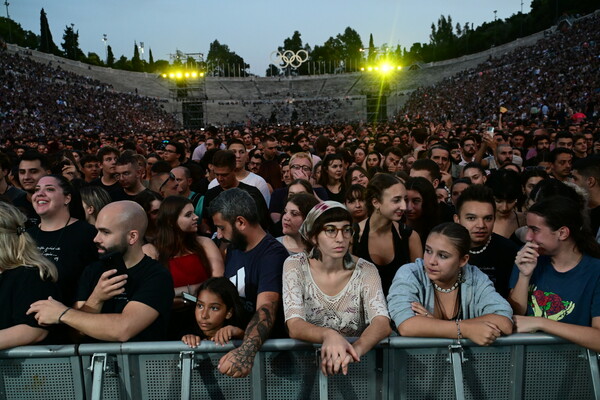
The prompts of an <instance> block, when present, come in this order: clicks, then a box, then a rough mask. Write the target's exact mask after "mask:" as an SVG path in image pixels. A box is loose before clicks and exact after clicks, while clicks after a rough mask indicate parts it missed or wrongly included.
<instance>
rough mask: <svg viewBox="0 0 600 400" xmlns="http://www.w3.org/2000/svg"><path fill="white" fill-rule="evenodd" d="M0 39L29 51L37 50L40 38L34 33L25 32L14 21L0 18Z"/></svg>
mask: <svg viewBox="0 0 600 400" xmlns="http://www.w3.org/2000/svg"><path fill="white" fill-rule="evenodd" d="M0 37H2V38H4V39H5V40H6V41H7V42H8V43H14V44H16V45H18V46H22V47H27V48H29V49H37V48H38V47H39V40H40V38H39V37H38V36H37V35H36V34H35V33H33V32H31V31H26V30H25V29H23V28H22V27H21V25H19V24H17V23H16V22H15V21H13V20H12V19H8V18H5V17H0Z"/></svg>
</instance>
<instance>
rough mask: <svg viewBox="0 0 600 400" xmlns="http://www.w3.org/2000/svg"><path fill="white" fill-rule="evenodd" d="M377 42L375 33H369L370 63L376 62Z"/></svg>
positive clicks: (368, 60)
mask: <svg viewBox="0 0 600 400" xmlns="http://www.w3.org/2000/svg"><path fill="white" fill-rule="evenodd" d="M375 56H376V54H375V42H373V34H372V33H371V34H370V35H369V55H368V59H367V62H368V63H369V64H372V63H374V62H375Z"/></svg>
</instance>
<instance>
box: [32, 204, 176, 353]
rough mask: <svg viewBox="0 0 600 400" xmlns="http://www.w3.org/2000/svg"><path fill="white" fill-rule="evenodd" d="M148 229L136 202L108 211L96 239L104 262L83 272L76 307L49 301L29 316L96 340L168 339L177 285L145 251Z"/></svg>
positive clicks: (101, 217)
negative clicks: (174, 284)
mask: <svg viewBox="0 0 600 400" xmlns="http://www.w3.org/2000/svg"><path fill="white" fill-rule="evenodd" d="M147 226H148V220H147V217H146V213H145V212H144V209H143V208H142V207H141V206H140V205H138V204H137V203H134V202H133V201H117V202H114V203H110V204H108V205H107V206H105V207H104V208H103V209H102V210H101V211H100V213H99V214H98V218H97V219H96V229H97V230H98V234H97V235H96V237H95V238H94V243H96V246H97V247H98V254H99V255H100V261H98V262H96V263H94V264H91V265H89V266H88V267H87V268H86V269H85V270H84V272H83V274H82V276H81V279H80V281H79V287H78V290H77V296H76V303H75V305H74V306H73V307H72V308H71V307H67V306H65V305H63V304H61V303H59V302H58V301H56V300H53V299H52V298H49V299H48V300H42V301H38V302H36V303H34V304H32V305H31V308H30V309H29V311H28V312H27V313H28V314H31V313H35V314H36V316H35V318H36V319H37V321H38V323H39V324H40V325H42V326H45V325H52V324H61V323H62V324H66V325H68V326H70V327H72V328H73V329H75V330H77V331H79V332H81V333H83V334H85V335H87V336H90V337H92V338H94V339H97V340H103V341H109V342H127V341H156V340H164V339H165V337H166V333H167V324H168V321H169V314H170V311H171V306H172V303H173V297H174V293H173V281H172V279H171V275H170V274H169V271H168V270H167V269H166V268H165V267H163V266H162V265H161V264H159V263H158V262H157V261H155V260H153V259H151V258H150V257H148V256H146V255H144V253H143V251H142V245H143V237H144V234H145V232H146V227H147ZM109 256H110V257H109Z"/></svg>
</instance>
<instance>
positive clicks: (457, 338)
mask: <svg viewBox="0 0 600 400" xmlns="http://www.w3.org/2000/svg"><path fill="white" fill-rule="evenodd" d="M455 322H456V340H461V339H462V338H463V337H462V333H460V319H458V318H457V319H456V321H455Z"/></svg>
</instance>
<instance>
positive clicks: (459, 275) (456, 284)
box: [431, 271, 462, 293]
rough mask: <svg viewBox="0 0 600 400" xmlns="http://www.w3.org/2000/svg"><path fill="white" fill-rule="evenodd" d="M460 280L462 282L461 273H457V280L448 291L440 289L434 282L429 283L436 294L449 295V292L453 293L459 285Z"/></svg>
mask: <svg viewBox="0 0 600 400" xmlns="http://www.w3.org/2000/svg"><path fill="white" fill-rule="evenodd" d="M461 280H462V271H461V272H459V273H458V279H457V280H456V282H454V285H452V287H451V288H449V289H444V288H442V287H439V286H438V285H437V284H436V283H435V282H434V281H431V283H432V284H433V288H434V289H435V290H437V291H438V292H441V293H450V292H454V291H455V290H456V289H458V286H459V285H460V282H461Z"/></svg>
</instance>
